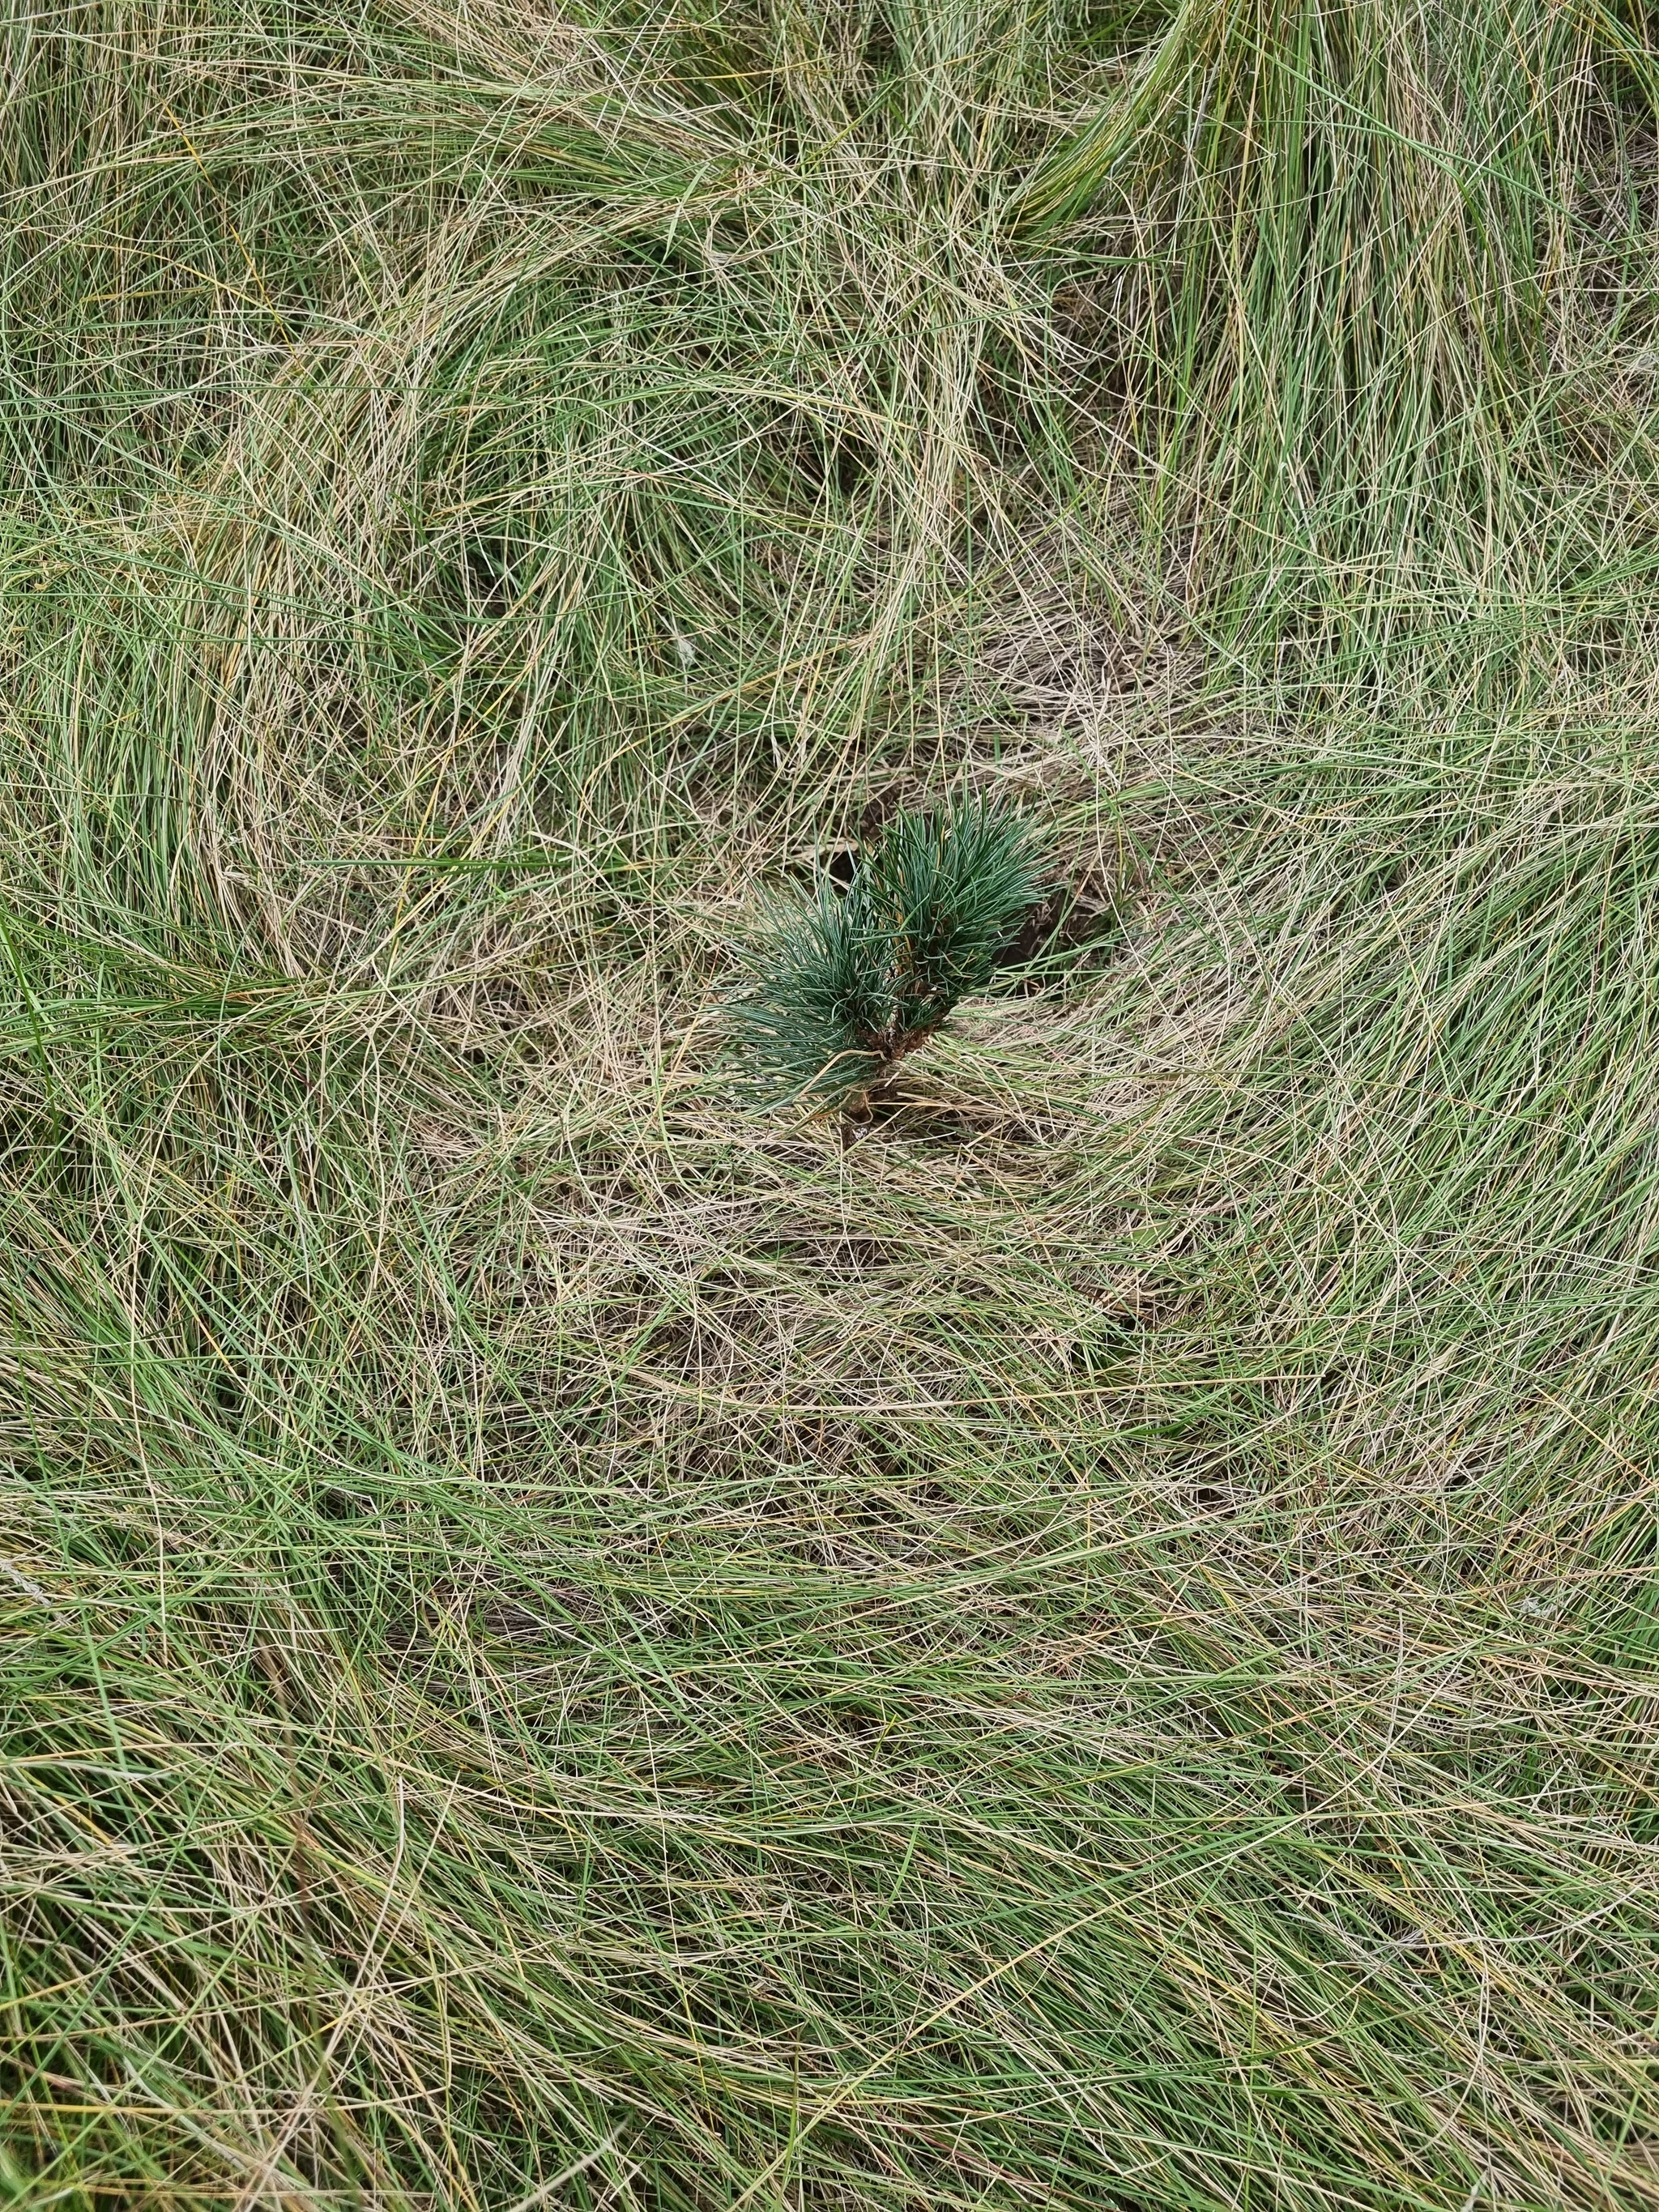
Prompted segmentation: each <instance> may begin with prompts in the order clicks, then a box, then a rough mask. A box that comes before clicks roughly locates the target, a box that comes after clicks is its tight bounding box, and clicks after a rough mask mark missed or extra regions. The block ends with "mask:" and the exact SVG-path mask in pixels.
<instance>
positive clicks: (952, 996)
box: [731, 799, 1043, 1108]
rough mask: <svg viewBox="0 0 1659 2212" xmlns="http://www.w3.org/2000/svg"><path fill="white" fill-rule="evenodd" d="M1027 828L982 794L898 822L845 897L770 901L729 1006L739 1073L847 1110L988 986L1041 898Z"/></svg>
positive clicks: (820, 885)
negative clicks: (742, 1067)
mask: <svg viewBox="0 0 1659 2212" xmlns="http://www.w3.org/2000/svg"><path fill="white" fill-rule="evenodd" d="M1042 879H1043V861H1042V854H1041V852H1040V850H1039V848H1038V845H1037V841H1036V836H1035V835H1034V833H1033V831H1032V829H1031V828H1030V824H1029V823H1025V822H1024V821H1022V820H1021V819H1020V818H1019V817H1018V816H1017V815H1013V814H1010V813H1007V812H1006V811H1004V810H1002V809H1001V808H1000V807H999V806H997V805H994V804H987V802H986V801H984V800H982V799H964V800H959V801H957V803H956V804H954V805H951V806H949V807H947V808H945V810H944V811H943V812H941V813H938V814H901V815H899V816H898V817H896V820H894V821H893V822H892V823H891V824H890V826H889V828H888V829H887V831H886V833H885V835H884V836H883V837H882V839H881V842H879V843H878V845H877V846H876V847H875V848H874V849H873V850H872V852H870V853H869V854H866V856H865V857H864V858H863V859H862V860H860V862H859V864H858V866H856V867H855V869H854V873H853V878H852V881H851V883H850V884H848V886H847V888H846V890H841V889H840V888H839V887H838V886H837V885H836V884H835V882H834V881H833V880H832V879H831V878H829V876H827V875H823V876H820V877H819V878H818V880H817V884H815V886H814V888H813V890H812V892H811V895H810V896H807V897H805V898H803V899H800V900H798V901H795V902H790V903H787V904H785V903H779V904H776V905H775V906H774V907H773V908H772V909H771V911H770V913H769V915H768V917H767V921H766V924H765V926H764V927H763V929H762V930H761V932H760V933H758V934H757V938H756V939H755V940H754V941H753V942H752V943H751V945H750V947H749V948H748V951H747V954H746V957H745V967H746V969H747V973H748V976H749V979H750V988H749V990H748V991H747V993H746V994H745V995H744V997H743V998H741V999H740V1000H738V1002H737V1003H736V1004H735V1005H734V1006H732V1010H731V1011H732V1028H733V1031H734V1033H735V1036H736V1039H737V1042H738V1044H739V1045H740V1047H741V1048H743V1051H744V1059H745V1060H746V1062H747V1065H748V1068H749V1071H750V1075H751V1077H752V1079H754V1081H755V1082H756V1083H757V1086H758V1087H759V1088H760V1090H761V1091H763V1094H764V1095H766V1096H768V1097H770V1098H772V1099H775V1100H779V1099H785V1098H794V1099H805V1100H808V1101H811V1103H814V1104H817V1105H820V1106H836V1105H840V1106H844V1107H850V1108H856V1107H858V1106H860V1105H861V1104H862V1103H864V1102H866V1100H868V1099H869V1098H870V1097H872V1096H879V1094H880V1093H881V1092H882V1091H884V1089H885V1088H887V1086H888V1085H890V1081H891V1079H892V1077H893V1074H894V1072H895V1071H896V1068H897V1066H898V1063H899V1062H900V1060H902V1059H903V1057H904V1056H905V1054H907V1053H908V1052H912V1051H914V1050H915V1048H916V1046H918V1045H919V1044H921V1043H922V1042H924V1041H925V1040H926V1039H927V1037H930V1036H932V1035H933V1032H934V1030H937V1029H938V1028H939V1024H941V1023H942V1022H943V1021H944V1020H945V1018H946V1017H947V1016H948V1015H949V1014H950V1012H951V1009H952V1008H953V1007H954V1006H957V1004H959V1002H960V1001H961V1000H963V999H964V998H966V997H967V996H968V995H969V993H971V992H975V991H981V990H983V989H984V987H986V985H987V983H988V982H989V981H990V980H991V976H992V974H993V972H994V968H995V965H996V958H997V955H998V954H999V953H1000V951H1002V950H1003V948H1004V947H1005V946H1006V945H1007V944H1008V943H1009V942H1010V940H1011V939H1012V938H1013V937H1014V936H1015V934H1016V933H1018V927H1019V924H1020V922H1021V921H1022V920H1023V919H1024V916H1025V915H1027V914H1028V913H1029V912H1030V909H1031V908H1032V907H1034V906H1035V905H1036V903H1037V902H1038V900H1039V899H1040V898H1041V897H1042Z"/></svg>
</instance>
